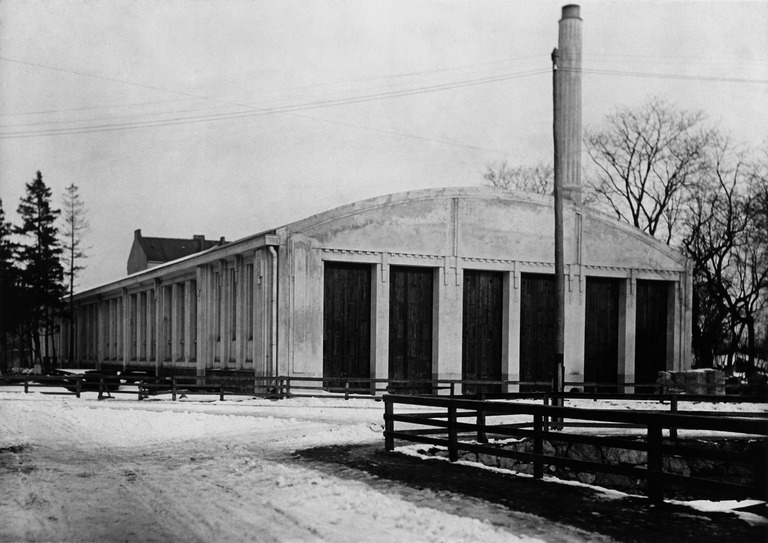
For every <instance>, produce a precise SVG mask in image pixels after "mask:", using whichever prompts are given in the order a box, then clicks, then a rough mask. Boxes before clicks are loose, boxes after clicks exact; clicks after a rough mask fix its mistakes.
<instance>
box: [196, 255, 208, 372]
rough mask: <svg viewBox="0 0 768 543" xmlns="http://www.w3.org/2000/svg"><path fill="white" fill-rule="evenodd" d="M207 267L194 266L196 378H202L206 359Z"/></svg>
mask: <svg viewBox="0 0 768 543" xmlns="http://www.w3.org/2000/svg"><path fill="white" fill-rule="evenodd" d="M206 270H207V268H206V267H205V266H197V267H196V268H195V277H196V281H195V287H196V288H195V296H196V302H195V311H196V315H197V317H196V321H195V325H196V328H197V333H196V335H195V338H196V340H195V345H194V350H195V361H196V365H195V366H196V368H197V371H196V374H197V377H198V378H202V377H204V376H205V365H206V360H207V355H206V348H207V346H208V338H207V332H206V330H207V328H206V326H207V323H208V320H209V319H208V316H209V315H210V313H209V312H208V304H207V295H208V288H206V287H207V285H208V283H207V272H206Z"/></svg>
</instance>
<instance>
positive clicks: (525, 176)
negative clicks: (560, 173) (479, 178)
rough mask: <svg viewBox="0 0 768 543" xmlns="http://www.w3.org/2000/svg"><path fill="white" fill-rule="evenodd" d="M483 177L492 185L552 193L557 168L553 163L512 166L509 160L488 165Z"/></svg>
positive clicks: (536, 192)
mask: <svg viewBox="0 0 768 543" xmlns="http://www.w3.org/2000/svg"><path fill="white" fill-rule="evenodd" d="M483 179H485V181H486V184H487V185H488V186H490V187H494V188H497V189H502V190H520V191H523V192H532V193H534V194H545V195H551V194H552V191H553V190H554V187H555V181H554V180H555V170H554V168H553V167H552V165H551V164H544V163H539V164H537V165H536V166H510V165H509V164H507V161H506V160H505V161H503V162H501V163H498V164H494V165H489V166H486V170H485V172H484V173H483Z"/></svg>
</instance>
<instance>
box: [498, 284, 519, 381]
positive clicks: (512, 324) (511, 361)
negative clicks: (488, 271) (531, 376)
mask: <svg viewBox="0 0 768 543" xmlns="http://www.w3.org/2000/svg"><path fill="white" fill-rule="evenodd" d="M519 289H520V274H519V272H518V271H517V270H513V271H511V272H509V273H506V274H504V286H503V296H504V298H503V304H502V327H503V331H504V333H503V334H502V343H501V378H502V379H504V380H509V381H519V380H520V294H519ZM505 392H519V386H518V385H509V386H508V387H507V390H506V391H505Z"/></svg>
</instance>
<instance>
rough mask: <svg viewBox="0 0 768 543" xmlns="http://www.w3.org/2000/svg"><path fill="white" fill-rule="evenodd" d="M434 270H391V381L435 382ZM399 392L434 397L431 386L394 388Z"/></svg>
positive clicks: (404, 268) (422, 384) (394, 268)
mask: <svg viewBox="0 0 768 543" xmlns="http://www.w3.org/2000/svg"><path fill="white" fill-rule="evenodd" d="M433 273H434V272H433V270H432V269H431V268H406V267H396V266H393V267H392V268H390V272H389V278H390V279H389V280H390V286H389V378H390V379H407V380H419V381H424V380H431V379H432V298H433V295H432V277H433ZM393 388H396V389H397V390H398V391H399V392H411V393H427V394H428V393H431V392H432V386H431V384H429V383H421V384H417V385H411V384H408V385H394V387H393Z"/></svg>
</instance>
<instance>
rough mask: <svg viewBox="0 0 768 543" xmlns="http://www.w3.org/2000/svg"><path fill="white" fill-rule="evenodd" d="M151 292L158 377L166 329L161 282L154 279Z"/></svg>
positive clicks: (155, 363)
mask: <svg viewBox="0 0 768 543" xmlns="http://www.w3.org/2000/svg"><path fill="white" fill-rule="evenodd" d="M152 287H153V290H154V293H155V307H154V310H155V323H156V324H155V360H154V366H155V375H156V376H160V368H162V367H163V353H164V351H165V347H164V345H165V337H166V327H165V325H164V323H163V315H164V307H163V306H164V305H165V296H164V295H163V291H164V290H165V288H164V287H163V282H162V281H161V280H160V279H155V280H154V282H153V285H152Z"/></svg>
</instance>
